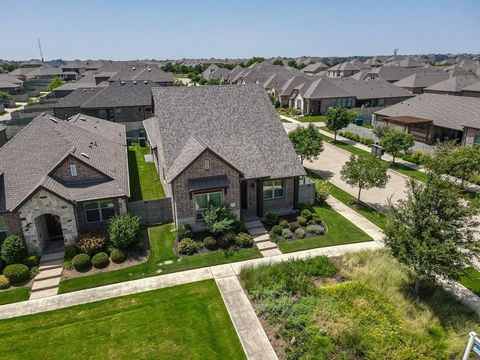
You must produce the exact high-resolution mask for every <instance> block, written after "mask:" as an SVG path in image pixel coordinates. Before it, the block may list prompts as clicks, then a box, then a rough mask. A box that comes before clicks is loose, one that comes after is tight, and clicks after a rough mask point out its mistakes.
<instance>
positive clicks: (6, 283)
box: [0, 275, 10, 290]
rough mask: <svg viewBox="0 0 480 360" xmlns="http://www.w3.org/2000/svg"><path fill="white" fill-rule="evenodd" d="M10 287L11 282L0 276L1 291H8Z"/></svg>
mask: <svg viewBox="0 0 480 360" xmlns="http://www.w3.org/2000/svg"><path fill="white" fill-rule="evenodd" d="M9 287H10V280H8V279H7V277H6V276H5V275H0V289H2V290H3V289H8V288H9Z"/></svg>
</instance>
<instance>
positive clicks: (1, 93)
mask: <svg viewBox="0 0 480 360" xmlns="http://www.w3.org/2000/svg"><path fill="white" fill-rule="evenodd" d="M8 99H10V94H9V93H7V92H6V91H0V100H8Z"/></svg>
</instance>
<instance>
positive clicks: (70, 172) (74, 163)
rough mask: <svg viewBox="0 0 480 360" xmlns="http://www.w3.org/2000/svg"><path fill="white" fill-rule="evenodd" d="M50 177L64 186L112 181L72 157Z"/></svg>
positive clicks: (60, 165)
mask: <svg viewBox="0 0 480 360" xmlns="http://www.w3.org/2000/svg"><path fill="white" fill-rule="evenodd" d="M75 174H76V175H75ZM49 175H50V177H52V178H53V179H55V180H57V181H59V182H61V183H63V184H78V183H88V182H95V183H99V182H103V181H108V180H110V177H108V176H107V175H105V174H104V173H102V172H101V171H99V170H97V169H95V168H94V167H92V166H90V165H88V164H86V163H84V162H83V161H81V160H79V159H78V158H76V157H74V156H72V155H69V156H67V157H66V158H65V159H64V160H63V161H62V162H61V163H60V164H59V165H58V166H57V167H55V169H53V170H52V172H51V173H50V174H49Z"/></svg>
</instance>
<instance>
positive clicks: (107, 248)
mask: <svg viewBox="0 0 480 360" xmlns="http://www.w3.org/2000/svg"><path fill="white" fill-rule="evenodd" d="M115 249H117V248H116V247H115V245H113V244H112V242H111V241H109V242H108V243H107V247H106V248H105V252H106V253H107V254H108V255H112V251H113V250H115Z"/></svg>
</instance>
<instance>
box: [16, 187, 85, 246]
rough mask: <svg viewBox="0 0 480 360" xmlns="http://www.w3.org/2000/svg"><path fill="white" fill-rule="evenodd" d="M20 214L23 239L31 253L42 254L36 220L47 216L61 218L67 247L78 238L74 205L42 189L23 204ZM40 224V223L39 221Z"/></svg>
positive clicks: (41, 244)
mask: <svg viewBox="0 0 480 360" xmlns="http://www.w3.org/2000/svg"><path fill="white" fill-rule="evenodd" d="M18 214H19V215H20V221H21V224H22V230H23V237H24V239H25V243H26V245H27V249H28V251H29V252H42V250H43V245H44V244H43V243H41V241H39V236H38V235H39V234H38V230H37V227H36V226H35V224H36V219H37V218H38V217H39V216H41V215H45V214H52V215H56V216H58V217H59V218H60V223H61V225H62V234H63V238H64V241H65V245H70V244H73V243H74V242H75V240H76V239H77V236H78V231H77V222H76V220H75V211H74V208H73V206H72V204H70V203H68V202H66V201H65V200H63V199H61V198H59V197H57V196H56V195H53V194H52V193H50V192H48V191H46V190H43V189H40V190H38V191H37V192H36V193H35V194H33V195H32V196H31V197H30V199H28V201H27V202H26V203H25V204H23V205H22V206H21V207H20V209H19V211H18ZM37 223H38V221H37Z"/></svg>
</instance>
